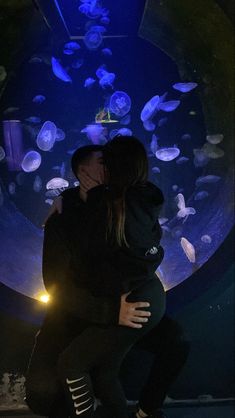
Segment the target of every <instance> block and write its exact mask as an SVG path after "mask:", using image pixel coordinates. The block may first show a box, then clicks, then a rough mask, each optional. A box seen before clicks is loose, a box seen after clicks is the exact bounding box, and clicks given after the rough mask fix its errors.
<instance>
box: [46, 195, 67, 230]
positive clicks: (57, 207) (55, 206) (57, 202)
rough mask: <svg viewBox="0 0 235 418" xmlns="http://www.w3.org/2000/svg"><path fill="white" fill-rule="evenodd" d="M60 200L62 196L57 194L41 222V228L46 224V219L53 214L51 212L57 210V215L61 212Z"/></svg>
mask: <svg viewBox="0 0 235 418" xmlns="http://www.w3.org/2000/svg"><path fill="white" fill-rule="evenodd" d="M62 200H63V196H57V197H56V198H55V200H54V202H53V204H52V205H51V207H50V210H49V212H48V214H47V216H46V218H45V219H44V222H43V224H42V227H43V228H44V226H45V225H46V222H47V221H48V219H49V218H50V216H51V215H53V213H55V212H58V213H59V215H61V213H62Z"/></svg>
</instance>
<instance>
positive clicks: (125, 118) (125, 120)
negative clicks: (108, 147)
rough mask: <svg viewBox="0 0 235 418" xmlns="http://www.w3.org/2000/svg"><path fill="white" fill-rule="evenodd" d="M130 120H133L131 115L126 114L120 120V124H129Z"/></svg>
mask: <svg viewBox="0 0 235 418" xmlns="http://www.w3.org/2000/svg"><path fill="white" fill-rule="evenodd" d="M130 121H131V116H130V115H126V116H124V118H122V119H121V120H120V124H121V125H129V123H130Z"/></svg>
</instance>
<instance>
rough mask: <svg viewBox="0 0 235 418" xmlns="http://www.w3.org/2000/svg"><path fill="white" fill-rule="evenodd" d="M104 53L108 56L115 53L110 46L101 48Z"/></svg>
mask: <svg viewBox="0 0 235 418" xmlns="http://www.w3.org/2000/svg"><path fill="white" fill-rule="evenodd" d="M101 52H102V54H103V55H105V56H106V57H111V56H112V55H113V53H112V51H111V49H110V48H103V49H102V50H101Z"/></svg>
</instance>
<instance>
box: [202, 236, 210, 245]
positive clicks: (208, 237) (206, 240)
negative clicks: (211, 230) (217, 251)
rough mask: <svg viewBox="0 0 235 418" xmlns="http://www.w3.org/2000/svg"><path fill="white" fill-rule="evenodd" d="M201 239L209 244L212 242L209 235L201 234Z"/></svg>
mask: <svg viewBox="0 0 235 418" xmlns="http://www.w3.org/2000/svg"><path fill="white" fill-rule="evenodd" d="M201 241H202V242H204V243H205V244H210V243H211V242H212V239H211V237H210V235H202V236H201Z"/></svg>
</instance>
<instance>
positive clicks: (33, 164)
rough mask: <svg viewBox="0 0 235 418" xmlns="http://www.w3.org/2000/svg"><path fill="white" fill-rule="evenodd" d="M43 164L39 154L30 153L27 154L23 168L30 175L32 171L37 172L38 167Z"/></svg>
mask: <svg viewBox="0 0 235 418" xmlns="http://www.w3.org/2000/svg"><path fill="white" fill-rule="evenodd" d="M41 162H42V158H41V155H40V154H39V152H37V151H29V152H27V154H25V156H24V158H23V161H22V163H21V167H22V169H23V170H24V171H25V172H26V173H30V172H31V171H35V170H37V169H38V167H40V165H41Z"/></svg>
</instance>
